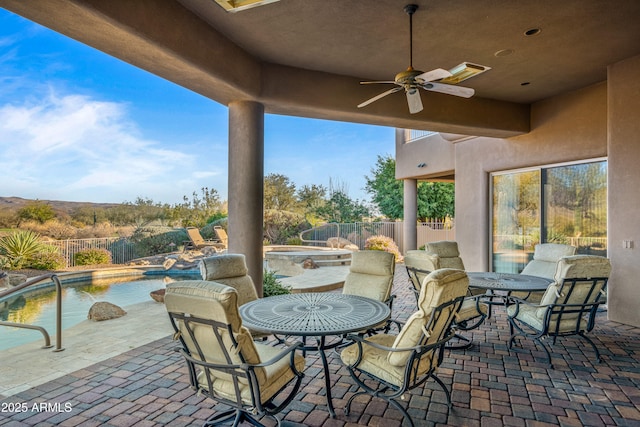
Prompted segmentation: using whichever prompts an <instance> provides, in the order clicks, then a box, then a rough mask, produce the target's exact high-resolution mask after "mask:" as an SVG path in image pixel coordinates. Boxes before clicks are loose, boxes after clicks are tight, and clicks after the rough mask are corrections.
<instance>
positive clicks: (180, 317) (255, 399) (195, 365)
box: [169, 312, 304, 427]
mask: <svg viewBox="0 0 640 427" xmlns="http://www.w3.org/2000/svg"><path fill="white" fill-rule="evenodd" d="M169 317H170V319H171V324H172V326H173V329H174V330H175V332H176V335H177V336H178V337H179V340H180V342H181V344H182V348H180V347H178V348H176V349H175V350H176V351H178V352H180V353H181V354H182V356H183V357H184V359H185V361H186V363H187V368H188V370H189V381H190V384H191V387H192V388H194V389H195V390H196V391H197V392H198V393H202V394H203V395H205V396H206V397H209V398H211V399H213V400H216V401H219V402H222V403H224V404H226V405H229V406H231V407H232V409H230V410H228V411H224V412H221V413H219V414H214V415H212V416H211V417H209V418H208V419H207V420H206V421H205V422H204V424H203V426H207V427H208V426H215V425H219V424H221V423H224V422H227V421H229V420H231V419H233V426H238V425H239V424H240V423H241V422H242V421H247V422H249V423H250V424H252V425H254V426H257V427H260V426H263V424H261V423H260V422H259V421H258V420H257V419H256V418H254V415H258V416H260V417H262V416H268V417H271V418H273V419H274V420H275V421H276V423H277V425H278V426H280V420H279V419H278V418H277V417H276V416H275V415H276V414H277V413H279V412H280V411H282V410H283V409H284V408H285V407H286V406H287V405H288V404H289V403H291V401H292V400H293V399H294V398H295V396H296V393H297V392H298V389H299V388H300V384H301V382H302V378H303V376H304V374H303V373H301V372H299V371H298V370H297V369H296V367H295V363H294V356H295V351H296V350H297V349H299V348H300V347H301V346H302V344H301V343H299V344H297V345H292V346H289V347H287V348H285V349H284V350H282V351H281V352H280V353H278V354H277V355H276V356H274V357H273V358H272V359H270V360H268V361H266V362H263V363H260V364H249V363H246V361H245V359H244V357H243V355H242V353H241V352H238V356H239V357H240V360H241V361H242V363H241V364H234V363H232V360H233V359H232V357H231V352H233V351H234V350H237V349H238V343H237V341H236V340H235V337H234V335H233V333H232V327H231V325H230V324H227V323H222V322H218V321H215V320H209V319H202V318H198V317H193V316H190V315H188V314H180V313H172V312H170V313H169ZM177 322H182V323H183V324H184V326H185V328H184V329H186V330H187V331H188V333H189V337H190V338H191V341H192V342H193V343H194V345H195V347H196V351H197V354H195V355H194V354H192V352H191V351H190V350H189V347H188V346H187V344H186V342H185V341H184V339H183V337H182V333H180V330H179V328H178V325H177V324H176V323H177ZM196 325H204V326H209V327H210V328H211V330H212V332H213V335H214V336H215V337H216V339H217V340H218V344H219V348H220V349H221V350H222V351H223V354H224V358H225V360H226V361H227V363H226V364H219V363H210V362H207V361H206V357H205V354H204V352H203V351H202V347H201V345H200V343H198V341H197V340H196V337H195V333H194V326H196ZM222 331H225V332H226V334H228V336H229V337H230V338H231V340H232V348H230V349H228V348H226V347H225V344H224V342H223V339H222ZM287 356H289V357H290V361H289V366H290V368H291V370H292V372H293V373H294V374H295V377H294V378H295V380H296V381H295V384H294V385H293V387H292V388H291V389H290V390H289V391H288V395H287V396H286V397H285V398H284V400H283V401H282V402H281V403H280V404H278V405H275V404H274V403H273V401H274V399H275V398H276V397H278V396H279V395H280V394H281V393H282V392H283V390H285V389H286V388H287V387H288V386H289V384H290V382H291V381H290V382H289V383H287V384H285V385H284V386H283V387H282V388H281V389H280V390H278V392H276V393H274V395H273V396H272V397H271V398H270V399H268V400H267V401H265V402H263V401H261V399H260V384H259V381H258V378H257V376H256V369H258V368H263V367H266V366H269V365H272V364H274V363H276V362H277V361H279V360H280V359H282V358H284V357H287ZM212 371H214V372H215V371H218V372H220V373H222V374H225V375H227V376H230V377H231V378H232V382H233V385H234V392H235V401H234V400H230V399H227V398H225V397H223V396H220V395H219V394H217V393H216V392H215V389H214V387H213V381H214V378H213V375H212ZM198 372H201V373H204V375H205V377H206V380H207V383H206V387H205V386H203V385H202V384H200V383H199V382H198ZM241 380H244V381H243V382H245V383H246V384H248V387H249V389H250V390H251V404H250V405H247V404H244V403H243V402H242V397H241V390H240V381H241Z"/></svg>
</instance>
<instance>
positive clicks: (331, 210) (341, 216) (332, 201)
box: [315, 190, 371, 223]
mask: <svg viewBox="0 0 640 427" xmlns="http://www.w3.org/2000/svg"><path fill="white" fill-rule="evenodd" d="M330 191H331V190H330ZM315 212H316V214H317V215H318V216H319V217H320V218H322V219H324V220H325V221H327V222H338V223H340V222H344V223H349V222H359V221H362V220H363V218H364V217H368V216H371V212H370V210H369V208H368V207H367V206H366V205H365V204H364V203H363V202H360V201H359V200H352V199H351V198H349V196H348V195H347V194H346V193H345V192H344V191H343V190H335V191H331V196H330V197H329V200H327V202H326V203H325V204H324V205H323V206H321V207H319V208H318V209H316V211H315Z"/></svg>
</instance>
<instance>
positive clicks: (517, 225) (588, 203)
mask: <svg viewBox="0 0 640 427" xmlns="http://www.w3.org/2000/svg"><path fill="white" fill-rule="evenodd" d="M491 192H492V269H493V271H497V272H509V273H519V272H520V271H522V269H523V268H524V266H525V265H526V264H527V263H528V262H529V261H530V260H531V259H532V257H533V249H534V246H535V245H536V244H538V243H545V242H553V243H566V244H570V245H573V246H576V247H577V248H578V253H589V254H597V255H603V256H606V251H607V162H606V161H605V160H601V161H594V162H589V163H580V164H570V165H560V166H550V167H541V168H536V169H527V170H519V171H509V172H502V173H494V174H492V176H491Z"/></svg>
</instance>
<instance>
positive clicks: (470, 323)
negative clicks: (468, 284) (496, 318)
mask: <svg viewBox="0 0 640 427" xmlns="http://www.w3.org/2000/svg"><path fill="white" fill-rule="evenodd" d="M405 268H406V269H407V275H408V276H409V281H410V282H411V284H412V285H413V287H412V289H411V290H412V291H413V295H414V296H415V298H416V304H417V303H418V297H419V296H420V287H421V284H420V283H421V280H420V275H423V276H426V275H428V274H429V273H431V272H430V271H429V270H424V269H421V268H417V267H410V266H405ZM468 293H469V295H467V297H466V298H468V299H474V300H475V303H476V310H477V311H478V313H480V315H479V316H477V317H474V318H471V319H467V320H462V321H456V320H455V319H454V324H455V326H456V329H458V330H461V331H470V330H473V329H476V328H478V327H479V326H480V325H482V323H483V322H484V320H485V319H486V318H487V317H489V314H490V313H491V311H490V308H489V307H490V306H488V307H487V313H488V314H487V315H484V314H482V313H483V312H482V310H481V309H480V298H481V297H484V296H485V294H484V293H482V294H479V295H473V294H471V291H468ZM454 338H456V339H458V340H460V341H464V342H465V343H464V344H449V345H447V346H446V348H447V349H449V350H466V349H468V348H470V347H471V346H473V341H471V339H470V338H468V337H465V336H464V335H460V334H458V333H456V334H455V336H454Z"/></svg>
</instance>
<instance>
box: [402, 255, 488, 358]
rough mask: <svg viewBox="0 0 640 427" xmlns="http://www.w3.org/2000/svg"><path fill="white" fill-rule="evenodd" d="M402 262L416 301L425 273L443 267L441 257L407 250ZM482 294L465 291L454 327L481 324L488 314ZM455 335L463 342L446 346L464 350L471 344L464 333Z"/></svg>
mask: <svg viewBox="0 0 640 427" xmlns="http://www.w3.org/2000/svg"><path fill="white" fill-rule="evenodd" d="M404 262H405V266H406V268H407V273H408V274H409V280H410V281H411V284H412V285H413V292H414V295H416V303H417V301H418V298H419V295H420V292H421V291H422V287H423V286H424V285H423V283H424V280H425V279H426V277H427V275H428V274H429V273H430V272H432V271H436V270H439V269H441V268H443V267H442V258H440V257H439V256H438V255H432V254H429V253H427V252H426V251H419V250H418V251H408V252H407V256H406V257H405V259H404ZM460 262H461V261H460ZM484 296H485V293H484V292H480V293H477V294H476V295H473V294H472V293H471V290H468V291H467V296H466V298H465V299H464V302H463V303H462V306H461V307H460V310H459V311H458V313H456V317H455V319H454V323H455V325H456V329H458V330H461V331H470V330H473V329H476V328H478V327H480V325H482V323H483V322H484V320H485V319H486V318H487V317H488V314H489V305H488V304H487V303H485V302H482V299H483V297H484ZM455 337H456V338H457V339H458V340H460V341H464V342H465V344H448V345H447V348H449V349H452V350H464V349H467V348H469V347H471V346H472V345H473V342H472V341H471V339H469V338H467V337H465V336H464V335H460V334H459V333H456V335H455Z"/></svg>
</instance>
